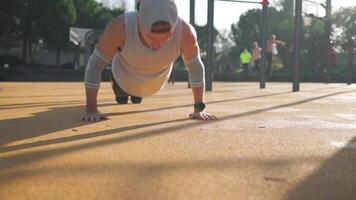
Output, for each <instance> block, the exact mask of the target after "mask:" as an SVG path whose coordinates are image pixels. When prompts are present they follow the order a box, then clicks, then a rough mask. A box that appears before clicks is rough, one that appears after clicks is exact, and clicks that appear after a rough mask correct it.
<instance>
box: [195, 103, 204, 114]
mask: <svg viewBox="0 0 356 200" xmlns="http://www.w3.org/2000/svg"><path fill="white" fill-rule="evenodd" d="M205 107H206V105H205V103H203V102H198V103H196V104H194V111H195V112H201V111H204V109H205Z"/></svg>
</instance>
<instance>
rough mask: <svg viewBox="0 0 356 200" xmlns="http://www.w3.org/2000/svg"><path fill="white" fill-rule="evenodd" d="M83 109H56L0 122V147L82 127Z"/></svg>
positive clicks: (72, 107)
mask: <svg viewBox="0 0 356 200" xmlns="http://www.w3.org/2000/svg"><path fill="white" fill-rule="evenodd" d="M84 110H85V107H84V106H83V105H80V106H71V107H56V108H49V109H48V110H47V111H43V112H38V113H33V114H32V115H31V116H26V117H21V118H15V119H5V120H2V121H1V122H0V130H1V133H0V147H1V146H4V145H6V144H8V143H11V142H14V141H19V140H25V139H29V138H33V137H37V136H41V135H45V134H48V133H52V132H56V131H60V130H66V129H70V128H75V127H79V126H82V125H84V123H83V122H81V121H80V114H78V113H83V111H84Z"/></svg>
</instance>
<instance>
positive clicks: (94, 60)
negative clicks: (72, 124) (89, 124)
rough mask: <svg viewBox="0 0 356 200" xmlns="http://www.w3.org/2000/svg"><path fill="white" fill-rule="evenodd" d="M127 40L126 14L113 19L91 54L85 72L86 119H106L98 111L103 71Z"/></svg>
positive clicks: (84, 118) (84, 117)
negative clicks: (98, 97)
mask: <svg viewBox="0 0 356 200" xmlns="http://www.w3.org/2000/svg"><path fill="white" fill-rule="evenodd" d="M124 40H125V23H124V16H123V15H121V16H119V17H117V18H115V19H113V20H112V21H111V22H110V23H109V24H108V25H107V27H106V29H105V31H104V33H103V35H102V36H101V37H100V40H99V42H98V44H97V46H96V48H95V50H94V52H93V54H92V55H91V57H90V59H89V61H88V65H87V68H86V72H85V78H84V79H85V92H86V114H85V115H84V116H83V118H82V120H84V121H99V120H101V119H106V117H105V116H103V115H102V114H100V113H99V112H98V108H97V96H98V91H99V87H100V81H101V72H102V70H103V69H104V68H105V66H106V64H107V63H108V62H109V61H110V60H111V59H112V57H113V56H114V55H115V53H116V51H117V48H118V47H122V46H123V44H124Z"/></svg>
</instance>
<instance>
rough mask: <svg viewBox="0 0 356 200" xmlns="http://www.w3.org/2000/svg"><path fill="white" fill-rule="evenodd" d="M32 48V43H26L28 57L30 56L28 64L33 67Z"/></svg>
mask: <svg viewBox="0 0 356 200" xmlns="http://www.w3.org/2000/svg"><path fill="white" fill-rule="evenodd" d="M32 47H33V43H32V42H29V43H28V53H29V56H30V64H31V66H32V67H33V65H34V58H33V51H32Z"/></svg>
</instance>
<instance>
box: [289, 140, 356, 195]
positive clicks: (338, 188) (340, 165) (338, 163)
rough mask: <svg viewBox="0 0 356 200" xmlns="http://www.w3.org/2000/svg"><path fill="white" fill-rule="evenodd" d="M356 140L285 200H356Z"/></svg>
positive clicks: (327, 161) (324, 164)
mask: <svg viewBox="0 0 356 200" xmlns="http://www.w3.org/2000/svg"><path fill="white" fill-rule="evenodd" d="M355 145H356V138H354V139H353V140H351V141H350V142H349V143H348V144H347V145H346V146H345V147H344V148H343V149H341V150H340V151H339V152H338V153H336V154H335V155H334V156H332V157H331V158H330V159H328V160H326V161H325V162H324V163H322V164H321V166H320V167H319V169H317V170H316V171H315V172H314V173H312V174H311V175H309V176H308V177H307V178H306V179H305V180H303V181H302V182H300V183H299V184H298V185H297V186H296V187H295V188H294V189H292V190H291V191H289V192H288V194H287V195H286V196H285V197H284V199H286V200H287V199H288V200H290V199H292V200H294V199H303V200H309V199H310V200H325V199H340V200H341V199H345V200H346V199H356V190H355V188H356V146H355Z"/></svg>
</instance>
